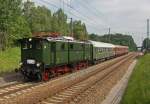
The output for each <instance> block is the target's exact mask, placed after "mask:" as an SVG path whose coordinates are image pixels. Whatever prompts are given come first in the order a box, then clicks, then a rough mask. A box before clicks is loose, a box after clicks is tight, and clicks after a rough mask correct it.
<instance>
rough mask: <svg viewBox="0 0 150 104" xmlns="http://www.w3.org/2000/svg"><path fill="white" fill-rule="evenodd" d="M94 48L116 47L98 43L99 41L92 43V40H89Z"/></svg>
mask: <svg viewBox="0 0 150 104" xmlns="http://www.w3.org/2000/svg"><path fill="white" fill-rule="evenodd" d="M89 41H90V42H91V43H92V44H93V46H95V47H103V48H115V45H113V44H110V43H104V42H97V41H92V40H89Z"/></svg>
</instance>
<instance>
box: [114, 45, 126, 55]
mask: <svg viewBox="0 0 150 104" xmlns="http://www.w3.org/2000/svg"><path fill="white" fill-rule="evenodd" d="M114 50H115V55H116V56H121V55H124V54H127V53H128V47H127V46H120V45H115V49H114Z"/></svg>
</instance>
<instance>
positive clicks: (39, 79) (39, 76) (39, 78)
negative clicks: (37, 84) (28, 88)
mask: <svg viewBox="0 0 150 104" xmlns="http://www.w3.org/2000/svg"><path fill="white" fill-rule="evenodd" d="M37 80H38V81H42V75H41V73H37Z"/></svg>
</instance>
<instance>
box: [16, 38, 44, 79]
mask: <svg viewBox="0 0 150 104" xmlns="http://www.w3.org/2000/svg"><path fill="white" fill-rule="evenodd" d="M19 41H20V43H21V63H20V71H21V73H22V74H23V75H24V77H25V79H41V78H42V76H41V74H40V73H41V71H42V70H43V69H44V68H43V60H42V52H43V41H42V40H41V39H40V38H24V39H21V40H19Z"/></svg>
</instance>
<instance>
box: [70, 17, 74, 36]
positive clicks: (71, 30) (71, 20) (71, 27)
mask: <svg viewBox="0 0 150 104" xmlns="http://www.w3.org/2000/svg"><path fill="white" fill-rule="evenodd" d="M70 25H71V26H70V32H71V37H73V19H72V18H70Z"/></svg>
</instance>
